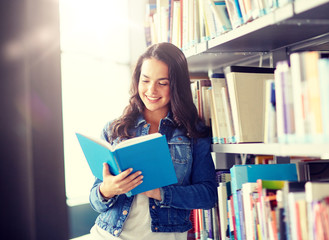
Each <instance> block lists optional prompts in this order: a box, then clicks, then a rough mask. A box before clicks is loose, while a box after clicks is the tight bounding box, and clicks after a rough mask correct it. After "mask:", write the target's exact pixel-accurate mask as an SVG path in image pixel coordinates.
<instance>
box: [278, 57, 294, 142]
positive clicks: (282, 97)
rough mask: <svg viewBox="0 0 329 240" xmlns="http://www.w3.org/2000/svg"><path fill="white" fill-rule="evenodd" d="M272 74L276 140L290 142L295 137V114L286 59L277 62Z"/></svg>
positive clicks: (289, 72)
mask: <svg viewBox="0 0 329 240" xmlns="http://www.w3.org/2000/svg"><path fill="white" fill-rule="evenodd" d="M274 76H275V86H276V89H275V90H276V91H275V99H276V113H277V114H276V116H277V134H278V142H279V143H291V142H294V137H295V115H294V102H293V97H292V92H293V89H292V78H291V71H290V68H289V66H288V62H287V61H280V62H278V63H277V68H276V70H275V73H274Z"/></svg>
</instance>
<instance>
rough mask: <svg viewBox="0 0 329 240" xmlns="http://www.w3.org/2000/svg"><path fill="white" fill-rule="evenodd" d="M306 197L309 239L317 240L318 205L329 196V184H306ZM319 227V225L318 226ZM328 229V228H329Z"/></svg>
mask: <svg viewBox="0 0 329 240" xmlns="http://www.w3.org/2000/svg"><path fill="white" fill-rule="evenodd" d="M305 195H306V203H307V209H308V233H309V239H310V240H315V239H318V238H317V237H316V235H315V234H316V233H317V232H316V231H315V230H316V228H317V224H316V223H317V222H316V221H315V219H316V217H317V216H316V214H315V213H316V209H315V206H317V203H318V202H320V201H322V200H323V199H325V198H327V197H328V196H329V182H307V183H306V184H305ZM318 226H319V225H318ZM327 229H328V228H327Z"/></svg>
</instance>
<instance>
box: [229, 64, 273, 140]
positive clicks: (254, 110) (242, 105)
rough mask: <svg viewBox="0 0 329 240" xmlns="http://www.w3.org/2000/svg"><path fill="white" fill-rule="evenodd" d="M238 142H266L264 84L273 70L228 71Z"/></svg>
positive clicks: (243, 67) (242, 69) (236, 68)
mask: <svg viewBox="0 0 329 240" xmlns="http://www.w3.org/2000/svg"><path fill="white" fill-rule="evenodd" d="M224 73H225V77H226V83H227V90H228V96H229V100H230V106H231V112H232V119H233V129H234V134H235V141H236V143H242V142H264V91H263V89H264V85H265V81H266V80H268V79H274V69H273V68H261V67H245V66H229V67H226V68H225V69H224Z"/></svg>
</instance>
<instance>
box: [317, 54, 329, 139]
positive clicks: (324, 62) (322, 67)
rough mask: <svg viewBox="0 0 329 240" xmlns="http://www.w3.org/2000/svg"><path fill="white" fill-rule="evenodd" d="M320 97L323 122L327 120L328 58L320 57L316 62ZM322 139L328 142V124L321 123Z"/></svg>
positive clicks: (328, 112) (328, 104)
mask: <svg viewBox="0 0 329 240" xmlns="http://www.w3.org/2000/svg"><path fill="white" fill-rule="evenodd" d="M318 66H319V67H318V68H319V69H318V70H319V84H320V98H321V100H320V101H321V114H322V115H321V117H322V122H323V123H328V122H329V94H328V89H329V81H328V76H329V59H328V58H321V59H319V62H318ZM322 127H323V139H324V142H329V124H323V125H322Z"/></svg>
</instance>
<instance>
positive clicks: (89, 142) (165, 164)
mask: <svg viewBox="0 0 329 240" xmlns="http://www.w3.org/2000/svg"><path fill="white" fill-rule="evenodd" d="M76 135H77V138H78V140H79V143H80V145H81V148H82V151H83V153H84V155H85V157H86V159H87V162H88V164H89V167H90V169H91V172H92V173H93V175H94V176H95V177H97V178H98V179H101V180H103V163H104V162H105V163H107V164H108V165H109V168H110V172H111V173H112V174H113V175H118V174H119V173H121V172H122V171H125V170H127V169H128V168H133V173H134V172H137V171H141V172H142V175H143V176H144V178H143V183H142V184H140V185H139V186H137V187H136V188H134V189H132V190H131V191H130V192H128V193H126V195H127V196H128V197H129V196H132V195H135V194H138V193H142V192H145V191H149V190H152V189H156V188H159V187H163V186H168V185H171V184H175V183H177V177H176V173H175V169H174V165H173V163H172V159H171V156H170V152H169V148H168V143H167V141H166V137H165V136H164V135H161V134H160V133H154V134H149V135H145V136H140V137H136V138H132V139H128V140H126V141H123V142H120V143H119V144H117V145H116V147H115V148H113V147H112V146H111V145H110V144H109V143H108V142H107V141H105V140H102V139H95V138H92V137H89V136H86V135H83V134H81V133H76Z"/></svg>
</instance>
